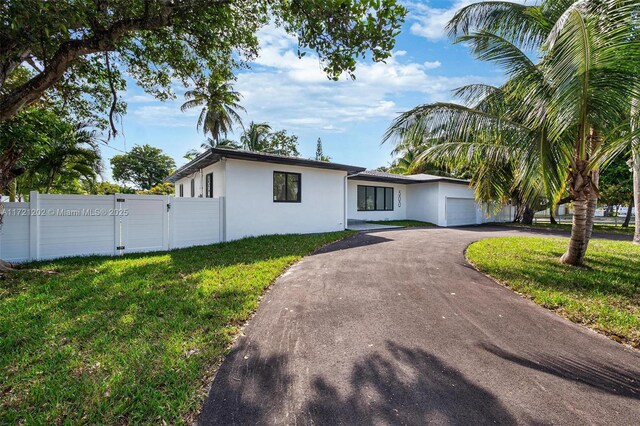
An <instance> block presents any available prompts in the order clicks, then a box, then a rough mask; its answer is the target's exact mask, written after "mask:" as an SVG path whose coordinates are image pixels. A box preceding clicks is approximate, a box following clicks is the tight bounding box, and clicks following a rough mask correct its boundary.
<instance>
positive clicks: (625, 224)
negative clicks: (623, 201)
mask: <svg viewBox="0 0 640 426" xmlns="http://www.w3.org/2000/svg"><path fill="white" fill-rule="evenodd" d="M632 211H633V198H632V199H631V201H629V208H627V215H626V216H625V218H624V223H623V224H622V227H623V228H628V227H629V223H631V212H632Z"/></svg>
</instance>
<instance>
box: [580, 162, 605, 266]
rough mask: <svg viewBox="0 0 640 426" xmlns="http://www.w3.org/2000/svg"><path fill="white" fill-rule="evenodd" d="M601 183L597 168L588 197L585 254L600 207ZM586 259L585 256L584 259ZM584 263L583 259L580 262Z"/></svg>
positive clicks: (592, 176)
mask: <svg viewBox="0 0 640 426" xmlns="http://www.w3.org/2000/svg"><path fill="white" fill-rule="evenodd" d="M599 183H600V172H599V171H598V170H595V171H593V172H592V173H591V188H590V191H589V195H588V198H587V229H586V232H585V236H584V238H585V247H584V253H583V254H582V255H583V256H584V255H585V254H586V253H587V248H588V247H589V241H591V235H592V234H593V222H594V221H595V218H596V209H597V208H598V191H597V188H598V184H599ZM582 260H584V258H583V259H582ZM580 263H582V261H581V262H580Z"/></svg>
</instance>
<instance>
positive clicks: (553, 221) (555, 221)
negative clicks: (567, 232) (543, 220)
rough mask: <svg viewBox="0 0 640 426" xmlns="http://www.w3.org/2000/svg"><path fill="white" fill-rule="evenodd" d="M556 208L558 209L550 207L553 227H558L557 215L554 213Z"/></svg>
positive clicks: (550, 218)
mask: <svg viewBox="0 0 640 426" xmlns="http://www.w3.org/2000/svg"><path fill="white" fill-rule="evenodd" d="M556 208H557V207H555V206H552V207H549V222H550V223H551V224H552V225H557V224H558V221H557V220H556V218H555V214H554V212H553V211H554V210H555V209H556Z"/></svg>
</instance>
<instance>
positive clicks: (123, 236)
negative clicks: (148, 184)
mask: <svg viewBox="0 0 640 426" xmlns="http://www.w3.org/2000/svg"><path fill="white" fill-rule="evenodd" d="M168 204H169V197H167V196H164V195H136V194H117V195H116V198H115V206H114V210H115V212H116V215H115V216H114V219H115V242H116V247H115V252H116V253H118V254H122V253H134V252H144V251H158V250H168V249H169V215H168Z"/></svg>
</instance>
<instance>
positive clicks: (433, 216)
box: [348, 179, 487, 226]
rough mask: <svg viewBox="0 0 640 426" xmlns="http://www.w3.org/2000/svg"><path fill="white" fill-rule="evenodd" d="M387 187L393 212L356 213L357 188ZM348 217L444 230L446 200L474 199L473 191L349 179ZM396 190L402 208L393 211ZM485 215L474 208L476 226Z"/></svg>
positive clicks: (453, 186)
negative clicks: (420, 224) (412, 222)
mask: <svg viewBox="0 0 640 426" xmlns="http://www.w3.org/2000/svg"><path fill="white" fill-rule="evenodd" d="M359 184H360V185H370V186H387V187H393V188H394V199H395V200H394V202H395V204H396V205H395V206H394V211H392V212H391V211H390V212H359V211H358V209H357V200H358V194H357V186H358V185H359ZM348 187H349V192H348V196H349V198H348V217H349V219H358V220H402V219H409V220H420V221H423V222H430V223H434V224H436V225H438V226H447V211H446V206H447V197H450V198H467V199H474V191H473V189H472V188H470V187H468V186H467V185H461V184H454V183H446V182H434V183H417V184H411V185H397V184H388V183H384V182H370V181H357V180H355V179H349V184H348ZM398 190H401V191H402V197H401V198H402V203H401V204H402V206H401V207H400V208H398V207H397V202H398V200H397V198H398ZM486 221H487V219H486V215H485V214H484V210H483V209H482V208H481V207H480V206H476V221H475V223H476V224H480V223H483V222H486Z"/></svg>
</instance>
